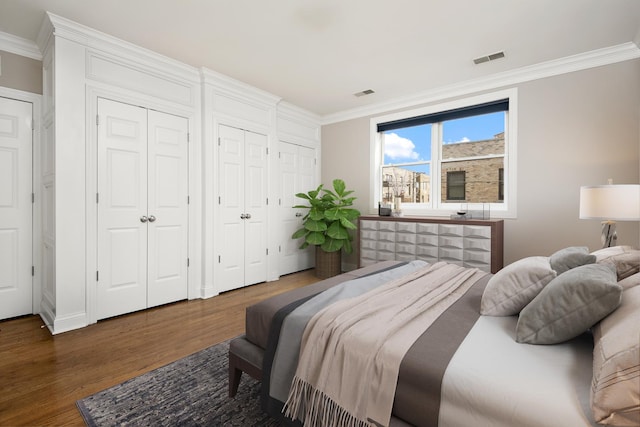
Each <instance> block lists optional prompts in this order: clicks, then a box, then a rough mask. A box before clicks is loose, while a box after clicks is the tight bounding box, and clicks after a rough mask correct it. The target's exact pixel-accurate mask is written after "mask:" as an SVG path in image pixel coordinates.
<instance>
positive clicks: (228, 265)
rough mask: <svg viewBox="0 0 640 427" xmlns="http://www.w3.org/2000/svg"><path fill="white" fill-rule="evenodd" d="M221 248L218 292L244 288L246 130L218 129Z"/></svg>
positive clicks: (219, 242)
mask: <svg viewBox="0 0 640 427" xmlns="http://www.w3.org/2000/svg"><path fill="white" fill-rule="evenodd" d="M218 137H219V140H218V143H219V145H218V150H219V151H218V153H219V156H218V175H219V185H220V188H219V192H218V196H219V197H220V199H219V203H220V221H221V226H220V231H221V235H220V236H218V237H217V239H218V242H217V243H218V245H219V247H220V256H219V258H218V263H219V267H220V269H219V270H220V274H219V276H218V277H219V278H220V280H219V283H218V289H219V290H220V291H221V292H222V291H228V290H231V289H236V288H239V287H241V286H244V170H243V168H244V131H243V130H241V129H236V128H232V127H229V126H223V125H220V126H219V127H218Z"/></svg>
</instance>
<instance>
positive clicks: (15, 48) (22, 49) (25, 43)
mask: <svg viewBox="0 0 640 427" xmlns="http://www.w3.org/2000/svg"><path fill="white" fill-rule="evenodd" d="M0 50H4V51H5V52H10V53H14V54H16V55H20V56H26V57H27V58H31V59H35V60H37V61H42V53H41V52H40V49H38V45H36V44H35V42H33V41H31V40H27V39H23V38H22V37H18V36H14V35H13V34H9V33H4V32H2V31H0Z"/></svg>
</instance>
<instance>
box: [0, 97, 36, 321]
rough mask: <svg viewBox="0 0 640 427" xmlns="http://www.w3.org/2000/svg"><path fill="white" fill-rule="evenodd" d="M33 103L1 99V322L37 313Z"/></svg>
mask: <svg viewBox="0 0 640 427" xmlns="http://www.w3.org/2000/svg"><path fill="white" fill-rule="evenodd" d="M31 129H32V104H31V103H29V102H23V101H16V100H13V99H7V98H0V319H6V318H9V317H15V316H21V315H24V314H30V313H32V312H33V297H32V292H33V286H32V280H31V265H32V255H31V254H32V249H31V246H32V236H31V228H32V225H31V223H32V203H31V191H32V187H31V158H32V131H31Z"/></svg>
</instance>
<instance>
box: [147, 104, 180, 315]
mask: <svg viewBox="0 0 640 427" xmlns="http://www.w3.org/2000/svg"><path fill="white" fill-rule="evenodd" d="M148 132H149V142H148V177H149V179H148V208H147V213H148V217H149V220H148V223H147V227H148V248H149V251H148V273H147V286H148V294H147V295H148V299H147V305H148V307H153V306H156V305H160V304H166V303H169V302H173V301H179V300H182V299H186V298H187V257H188V255H187V254H188V237H189V236H188V227H187V224H188V223H189V221H188V219H189V218H188V215H189V207H188V203H187V195H188V194H187V193H188V188H189V183H188V181H187V177H188V171H187V168H188V141H187V138H188V132H189V121H188V119H186V118H184V117H178V116H174V115H171V114H166V113H162V112H158V111H153V110H149V114H148Z"/></svg>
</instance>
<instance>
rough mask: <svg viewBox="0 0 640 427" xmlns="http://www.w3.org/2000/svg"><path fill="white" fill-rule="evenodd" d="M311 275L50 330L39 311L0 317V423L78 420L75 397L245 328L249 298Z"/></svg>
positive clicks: (305, 273) (71, 423) (303, 281)
mask: <svg viewBox="0 0 640 427" xmlns="http://www.w3.org/2000/svg"><path fill="white" fill-rule="evenodd" d="M316 281H318V279H317V278H316V277H315V276H314V271H313V270H307V271H303V272H300V273H295V274H291V275H288V276H283V277H282V278H281V279H280V280H278V281H275V282H268V283H262V284H258V285H253V286H249V287H246V288H242V289H238V290H234V291H230V292H226V293H224V294H221V295H219V296H216V297H213V298H210V299H206V300H200V299H198V300H192V301H182V302H178V303H174V304H170V305H166V306H162V307H158V308H153V309H149V310H144V311H140V312H136V313H132V314H128V315H124V316H120V317H117V318H112V319H107V320H102V321H100V322H98V323H97V324H94V325H90V326H88V327H86V328H82V329H78V330H75V331H70V332H65V333H63V334H58V335H55V336H52V335H51V334H50V332H49V330H48V329H47V328H46V327H45V326H44V323H43V322H42V320H41V319H40V317H39V316H25V317H20V318H16V319H10V320H5V321H1V322H0V426H62V425H64V426H75V425H84V422H83V420H82V417H81V416H80V413H79V412H78V410H77V408H76V401H77V400H79V399H82V398H84V397H87V396H89V395H91V394H94V393H96V392H98V391H101V390H104V389H105V388H108V387H111V386H113V385H116V384H119V383H121V382H123V381H126V380H128V379H129V378H133V377H135V376H138V375H140V374H142V373H145V372H148V371H150V370H152V369H155V368H158V367H160V366H163V365H166V364H167V363H170V362H173V361H174V360H177V359H179V358H182V357H184V356H187V355H189V354H192V353H195V352H197V351H199V350H202V349H204V348H207V347H209V346H211V345H213V344H217V343H219V342H222V341H225V340H227V339H230V338H233V337H235V336H237V335H240V334H242V333H244V323H245V317H244V311H245V308H246V307H247V306H248V305H251V304H253V303H255V302H258V301H260V300H263V299H265V298H267V297H269V296H272V295H276V294H279V293H281V292H284V291H287V290H289V289H293V288H297V287H301V286H305V285H307V284H310V283H313V282H316Z"/></svg>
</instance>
